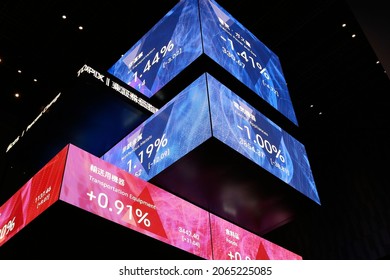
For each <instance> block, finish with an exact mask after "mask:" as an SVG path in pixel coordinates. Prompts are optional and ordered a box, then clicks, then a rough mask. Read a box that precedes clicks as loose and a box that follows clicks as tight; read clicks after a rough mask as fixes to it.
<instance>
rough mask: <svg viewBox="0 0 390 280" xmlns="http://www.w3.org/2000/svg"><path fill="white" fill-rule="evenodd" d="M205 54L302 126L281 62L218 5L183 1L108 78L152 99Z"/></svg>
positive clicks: (112, 69)
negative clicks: (120, 81)
mask: <svg viewBox="0 0 390 280" xmlns="http://www.w3.org/2000/svg"><path fill="white" fill-rule="evenodd" d="M199 15H200V16H199ZM203 54H204V55H205V56H206V57H209V58H211V59H212V60H213V61H215V62H216V63H217V64H219V65H220V66H222V67H223V68H224V69H225V70H226V71H228V72H229V73H230V74H231V75H233V76H234V77H235V78H237V79H238V80H239V81H241V82H242V83H243V84H244V85H246V86H247V87H248V88H249V89H250V90H252V91H253V92H254V93H255V94H257V95H258V96H260V97H261V98H262V99H264V100H265V101H266V102H267V103H269V104H270V105H271V106H272V107H274V108H275V109H276V110H278V111H279V112H280V113H282V114H283V115H284V116H285V117H287V118H288V119H289V120H290V121H292V122H293V123H294V124H296V125H298V123H297V119H296V116H295V113H294V110H293V106H292V102H291V99H290V95H289V91H288V89H287V84H286V81H285V79H284V76H283V71H282V68H281V65H280V61H279V58H278V57H277V56H276V55H275V54H274V53H273V52H272V51H271V50H270V49H269V48H267V47H266V46H265V45H264V44H263V43H262V42H260V41H259V39H257V38H256V37H255V36H254V35H253V34H252V33H251V32H250V31H248V30H247V29H246V28H245V27H244V26H242V25H241V24H240V23H239V22H238V21H237V20H235V19H234V18H233V17H232V16H231V15H230V14H229V13H228V12H227V11H225V10H224V9H223V8H222V7H221V6H219V5H218V4H217V3H216V2H215V1H212V0H186V1H180V2H179V3H178V4H177V5H176V6H175V7H174V8H173V9H172V10H171V11H170V12H169V13H167V14H166V15H165V16H164V17H163V18H162V19H161V20H160V21H159V22H158V23H157V24H156V25H155V26H154V27H153V28H152V29H151V30H150V31H149V32H148V33H146V34H145V35H144V36H143V37H142V38H141V39H140V40H139V41H138V42H137V43H136V44H135V45H134V46H133V47H132V48H130V49H129V50H128V51H127V52H126V53H125V54H124V55H123V56H122V57H121V58H120V59H119V60H118V61H117V62H116V63H115V64H114V65H113V66H112V67H111V68H110V69H109V70H108V72H109V73H110V74H112V75H113V76H115V77H117V78H118V79H120V80H122V81H123V82H124V83H126V84H128V85H130V86H131V87H133V88H134V89H136V90H138V91H139V92H141V93H142V94H144V95H145V96H147V97H151V96H153V95H154V94H156V93H157V92H158V91H159V90H160V89H161V88H162V87H164V86H165V85H166V84H167V83H168V82H169V81H171V80H172V79H173V78H174V77H175V76H177V75H178V74H179V73H180V72H181V71H183V70H184V69H185V68H187V67H189V66H190V64H191V63H192V62H193V61H195V60H196V59H197V58H199V57H200V56H201V55H203Z"/></svg>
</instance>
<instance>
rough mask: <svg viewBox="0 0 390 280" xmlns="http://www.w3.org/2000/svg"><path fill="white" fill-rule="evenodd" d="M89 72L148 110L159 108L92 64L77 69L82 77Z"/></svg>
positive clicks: (155, 110) (78, 74) (152, 110)
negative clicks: (94, 67)
mask: <svg viewBox="0 0 390 280" xmlns="http://www.w3.org/2000/svg"><path fill="white" fill-rule="evenodd" d="M84 72H85V73H88V74H90V75H92V76H93V77H94V78H95V79H97V80H99V81H100V82H102V83H103V84H104V85H106V86H108V87H110V88H112V89H113V90H115V91H117V92H119V93H120V94H122V95H123V96H125V97H126V98H127V99H129V100H130V101H132V102H134V103H136V104H138V105H140V106H141V107H143V108H145V109H146V110H148V111H150V112H152V113H155V112H157V110H158V109H157V108H155V107H154V106H153V105H151V104H150V103H148V102H146V101H145V100H144V99H142V98H140V97H138V96H137V95H136V94H134V93H133V92H131V91H130V90H128V89H126V88H124V87H123V86H121V85H119V84H118V83H117V82H115V81H112V80H111V79H110V78H109V77H106V76H104V75H103V74H101V73H100V72H99V71H96V70H95V69H93V68H92V67H91V66H88V65H86V64H85V65H83V67H81V68H80V70H79V71H77V77H80V75H81V74H83V73H84Z"/></svg>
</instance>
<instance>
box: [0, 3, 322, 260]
mask: <svg viewBox="0 0 390 280" xmlns="http://www.w3.org/2000/svg"><path fill="white" fill-rule="evenodd" d="M83 69H84V68H83ZM108 72H109V74H110V75H112V79H110V77H109V76H103V75H99V79H100V81H102V82H104V83H103V86H111V85H114V84H115V85H116V87H114V86H112V88H113V89H114V90H116V91H119V92H120V93H121V94H122V95H124V93H128V92H130V90H128V89H125V88H124V87H120V89H122V90H118V89H119V87H118V85H119V84H118V83H116V82H115V83H114V84H113V82H114V80H115V79H119V80H121V81H122V82H123V83H124V84H127V86H128V87H129V88H131V89H134V90H136V91H137V94H136V95H134V96H137V100H142V101H144V99H142V98H141V99H139V98H138V97H139V95H144V96H145V97H146V98H147V100H146V101H145V102H146V103H147V104H148V105H149V104H150V106H151V107H153V109H154V108H159V109H158V110H156V111H155V110H153V114H152V115H151V116H150V117H149V118H147V119H146V120H145V121H144V122H142V123H140V124H139V126H136V128H135V129H134V130H133V131H131V132H129V134H128V135H127V136H126V137H125V138H123V139H122V140H121V141H120V142H118V143H112V145H113V147H112V148H111V149H109V150H108V151H107V152H105V153H104V154H103V155H102V156H101V157H100V158H99V157H96V156H95V155H92V154H89V153H87V152H85V151H83V150H81V149H79V148H77V147H75V146H73V145H69V146H67V147H66V148H64V149H63V150H62V151H61V152H60V153H59V154H58V155H57V156H56V157H55V158H54V159H53V160H51V161H50V162H49V163H48V164H47V165H46V166H45V167H44V168H43V169H42V170H41V171H40V172H38V173H37V175H35V176H34V177H33V178H32V179H31V180H30V181H29V182H28V183H27V184H26V185H25V186H23V187H22V188H21V189H20V190H19V191H18V192H17V193H16V194H15V195H14V196H13V197H12V198H11V199H10V200H9V201H7V202H6V203H5V204H4V205H3V206H2V207H1V208H0V230H1V231H0V245H3V244H4V243H5V242H6V241H8V240H9V239H10V238H11V237H12V236H13V235H15V234H16V233H17V232H18V231H20V230H21V229H22V228H24V227H25V226H26V225H27V224H28V223H30V222H31V221H32V220H33V219H35V218H36V217H37V216H38V215H39V214H41V213H42V212H43V211H44V210H46V209H47V208H49V207H50V206H51V205H52V204H54V203H55V202H56V201H63V202H66V203H68V204H70V205H74V206H76V207H79V208H81V209H83V210H86V211H88V212H91V213H93V214H96V215H98V216H101V217H103V218H105V219H108V220H110V221H113V222H115V223H117V224H120V225H122V226H125V227H127V228H129V229H132V230H135V231H138V232H140V233H143V234H145V235H148V236H150V237H152V238H154V239H157V240H160V241H162V242H165V243H167V244H170V245H172V246H174V247H177V248H180V249H182V250H185V251H187V252H190V253H191V254H194V255H196V256H199V257H201V258H205V259H301V257H300V256H298V255H296V254H294V253H292V252H290V251H288V250H285V249H283V248H281V247H279V246H277V245H276V244H273V243H271V242H269V241H267V240H264V239H263V238H261V236H262V235H263V234H265V233H267V232H269V231H272V230H273V229H275V228H277V227H279V226H281V225H283V224H285V223H287V222H289V221H291V220H292V219H293V218H294V217H295V215H297V214H299V211H300V210H302V209H303V210H307V209H308V208H307V207H311V206H313V205H319V204H320V199H319V196H318V193H317V190H316V186H315V182H314V178H313V175H312V172H311V169H310V164H309V160H308V157H307V154H306V151H305V147H304V145H303V144H302V143H300V142H299V141H298V140H297V139H296V138H294V137H293V136H292V135H291V134H290V133H288V132H287V131H286V130H284V129H283V128H282V127H283V126H284V127H290V126H289V124H290V123H292V124H294V125H295V126H297V124H298V123H297V120H296V117H295V113H294V110H293V106H292V102H291V99H290V96H289V92H288V90H287V86H286V82H285V80H284V77H283V73H282V70H281V66H280V63H279V59H278V57H277V56H276V55H275V54H274V53H273V52H272V51H270V50H269V49H268V48H267V47H266V46H265V45H264V44H262V43H261V42H260V41H259V40H258V39H257V38H256V37H255V36H254V35H253V34H251V33H250V32H249V31H248V30H247V29H245V28H244V27H243V26H242V25H241V24H240V23H239V22H237V21H236V20H235V19H234V18H233V17H232V16H231V15H230V14H229V13H227V12H226V11H225V10H224V9H223V8H222V7H221V6H219V5H218V4H217V3H216V2H214V1H211V0H185V1H180V2H179V3H178V4H177V5H176V6H175V7H174V8H173V9H172V10H171V11H170V12H168V13H167V15H166V16H165V17H164V18H163V19H162V20H161V21H160V22H159V23H157V25H155V26H154V27H153V28H152V30H151V31H150V32H148V33H147V34H145V36H144V37H142V38H141V40H139V41H138V42H137V43H136V44H135V45H134V46H133V47H132V48H131V49H130V50H129V51H128V52H127V53H126V54H125V55H124V56H123V57H122V58H121V59H120V60H119V61H118V62H117V63H115V64H114V65H113V66H112V67H111V68H110V69H109V71H108ZM103 78H104V81H103ZM129 96H130V95H129ZM129 96H127V95H126V97H129ZM133 101H134V100H133ZM145 102H142V104H144V105H145V104H146V103H145ZM133 105H134V106H135V107H137V106H139V105H140V104H138V105H137V104H135V103H134V104H133ZM154 106H155V107H154ZM137 108H138V107H137ZM143 108H146V107H145V106H144V107H143ZM149 111H150V110H149ZM129 119H132V116H129ZM137 120H138V121H140V118H137ZM286 120H287V122H286ZM278 123H279V124H283V125H282V126H281V125H278ZM286 124H287V125H286ZM133 127H134V126H133ZM116 141H117V140H116ZM62 176H63V177H62ZM36 180H40V181H41V182H40V183H39V185H37V184H34V181H36ZM210 240H213V242H212V243H211V241H210Z"/></svg>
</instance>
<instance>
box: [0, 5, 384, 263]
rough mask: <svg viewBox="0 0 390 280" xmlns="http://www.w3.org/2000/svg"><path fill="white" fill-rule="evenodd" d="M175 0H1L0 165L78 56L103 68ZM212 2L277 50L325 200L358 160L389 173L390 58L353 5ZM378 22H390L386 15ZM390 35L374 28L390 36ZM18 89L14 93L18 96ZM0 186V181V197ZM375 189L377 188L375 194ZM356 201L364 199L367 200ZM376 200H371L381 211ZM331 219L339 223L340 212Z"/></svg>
mask: <svg viewBox="0 0 390 280" xmlns="http://www.w3.org/2000/svg"><path fill="white" fill-rule="evenodd" d="M177 2H178V1H176V0H166V1H156V2H152V1H108V2H103V3H100V2H99V3H98V2H96V1H63V0H61V1H54V0H39V1H26V0H12V1H11V0H3V1H2V2H1V3H0V59H1V62H0V77H1V82H0V106H1V107H0V111H1V114H0V129H1V139H0V145H1V146H0V148H1V151H0V157H2V161H1V164H2V165H1V167H2V169H6V168H7V166H6V165H7V163H6V160H5V158H6V153H5V150H6V148H7V146H8V145H9V144H10V143H11V142H12V141H13V140H14V139H15V138H16V137H17V136H18V135H19V134H20V133H21V131H23V130H24V129H25V128H26V127H27V126H28V125H29V124H30V123H31V122H32V121H33V120H34V119H35V118H36V117H37V115H39V113H40V112H41V111H42V109H43V108H44V107H45V106H46V105H47V104H48V103H49V102H50V101H51V100H52V99H53V98H54V97H55V96H56V95H57V94H58V93H59V92H61V91H63V90H64V89H66V88H67V87H69V84H70V83H71V81H72V80H73V78H74V77H75V76H76V73H77V70H78V69H79V68H80V67H81V66H82V65H83V64H85V63H86V64H89V65H91V66H96V67H98V68H99V69H103V70H108V68H109V67H110V66H111V65H112V64H113V63H114V62H116V60H117V59H118V58H119V57H120V55H121V54H123V53H124V52H125V51H127V50H128V49H129V48H130V47H131V46H133V44H134V43H136V41H138V40H139V39H140V38H141V37H142V36H143V35H144V34H145V33H146V32H147V31H149V30H150V29H151V28H152V27H153V26H154V24H156V23H157V22H158V20H159V19H161V18H162V17H163V16H164V15H165V14H166V13H167V12H168V11H169V10H170V9H171V8H172V7H173V6H174V5H175V4H176V3H177ZM217 2H218V3H219V4H220V5H221V6H222V7H223V8H224V9H225V10H226V11H228V12H229V13H230V14H232V15H233V16H234V17H235V18H236V19H237V20H238V21H239V22H241V23H242V24H243V25H244V26H245V27H247V28H248V29H249V30H250V31H251V32H252V33H253V34H254V35H255V36H257V37H258V38H259V39H260V40H261V41H262V42H263V43H264V44H265V45H267V46H268V47H269V48H270V49H271V50H272V51H273V52H275V53H276V54H277V55H278V56H279V58H280V61H281V65H282V68H283V72H284V75H285V78H286V81H287V83H288V88H289V91H290V96H291V99H292V103H293V105H294V108H295V111H296V115H297V118H298V122H299V129H300V130H301V135H302V136H301V137H302V138H301V139H302V142H303V143H304V144H305V145H306V148H307V150H308V156H309V160H310V161H311V165H312V168H313V174H314V178H315V179H316V181H317V184H318V190H319V193H320V196H322V200H323V202H324V204H325V205H327V203H329V204H332V203H333V204H332V205H335V203H334V200H333V198H334V195H335V194H338V195H339V197H338V198H337V199H336V201H337V203H341V201H342V199H341V198H340V196H341V197H343V198H345V197H347V196H348V195H347V192H348V191H347V190H346V189H342V187H339V182H340V181H343V182H344V183H345V182H350V180H352V181H353V180H358V179H350V180H349V179H346V178H345V176H346V175H345V173H359V172H360V171H363V170H366V171H367V170H368V167H362V165H361V164H365V166H366V165H367V162H369V164H368V165H369V168H370V169H369V170H371V168H373V167H372V165H375V168H374V169H376V170H375V171H367V172H368V173H369V174H370V176H375V175H374V174H376V172H377V173H378V174H386V168H385V167H384V166H383V164H382V162H381V161H382V160H383V159H385V158H387V157H388V155H389V151H388V148H387V146H386V139H387V138H386V137H387V136H386V135H387V134H388V132H387V129H388V128H389V122H388V119H389V118H388V116H387V114H386V113H387V112H388V102H387V98H386V97H387V96H386V95H387V94H388V93H389V89H390V86H389V77H388V74H387V73H386V71H385V69H386V64H384V63H383V62H382V61H388V57H383V56H382V55H383V51H382V52H381V53H379V52H378V51H377V49H375V48H374V47H373V46H374V45H375V46H377V45H378V41H375V42H373V41H370V40H371V39H370V40H369V39H368V38H369V37H368V36H366V35H367V29H363V28H362V25H361V23H360V22H359V21H358V20H357V18H356V17H355V14H354V13H353V10H352V9H351V6H349V4H347V3H346V2H344V1H335V0H328V1H326V0H312V1H287V0H276V1H260V2H256V7H254V6H253V3H254V2H253V1H249V0H241V1H239V2H237V1H232V0H220V1H217ZM351 2H353V1H351ZM374 2H375V1H374ZM63 15H66V17H67V18H66V19H63V18H62V16H63ZM376 19H378V18H376ZM343 23H345V24H346V26H345V27H343V26H342V24H343ZM381 23H382V24H383V25H386V27H388V21H381ZM79 26H82V27H83V29H82V30H80V29H79ZM371 31H373V30H371ZM388 34H389V33H387V34H385V35H384V36H378V34H375V35H376V36H375V37H376V38H379V39H382V40H383V42H385V43H386V42H388ZM353 35H355V36H356V37H353ZM370 38H371V37H370ZM379 44H380V42H379ZM386 53H387V52H386V51H385V54H386ZM18 70H21V73H18ZM34 79H36V81H34ZM15 93H19V94H20V97H19V98H16V97H15ZM358 162H361V163H359V165H358ZM352 166H354V167H352ZM344 171H345V172H344ZM337 176H339V177H337ZM332 178H333V179H334V180H337V182H334V181H332ZM336 178H338V179H336ZM339 178H343V179H341V180H340V179H339ZM352 185H353V184H352ZM336 186H337V187H336ZM4 188H6V186H5V185H4V184H3V182H2V181H0V196H1V194H2V192H3V190H4ZM356 188H357V187H356ZM381 190H382V189H378V190H377V191H378V194H379V196H380V192H381ZM355 191H356V190H355ZM375 193H376V192H375ZM363 196H364V195H363ZM332 201H333V202H332ZM361 204H362V205H366V201H362V202H361ZM383 204H384V202H383ZM378 207H379V208H373V209H374V210H375V209H377V211H379V210H382V208H380V207H381V206H378ZM330 209H331V210H329V211H330V212H328V213H327V214H323V213H322V215H323V219H324V223H326V222H325V221H326V219H329V215H331V214H329V213H332V215H333V214H336V215H337V213H339V211H341V210H340V209H339V208H335V207H333V208H330ZM370 209H371V208H370ZM374 212H375V211H374ZM317 214H318V213H317ZM389 215H390V214H389ZM308 219H309V218H308ZM335 223H337V224H336V225H337V226H340V225H339V224H338V223H342V221H341V220H340V221H338V222H335ZM325 227H326V226H325ZM278 234H279V233H276V234H275V236H270V238H274V239H275V240H278V238H280V240H278V241H279V242H281V243H283V238H281V237H279V236H278ZM280 236H283V233H280ZM308 240H311V239H310V238H308ZM340 242H341V241H340ZM284 243H285V244H284V245H285V246H287V247H292V248H293V249H296V250H300V251H301V252H303V253H306V254H307V255H308V256H311V257H313V256H314V257H316V256H317V255H316V254H312V255H310V253H308V252H307V251H305V250H304V249H302V247H299V246H298V245H297V247H296V248H294V245H291V244H289V243H288V242H286V241H285V242H284ZM389 251H390V248H389ZM389 251H387V252H382V253H378V254H377V255H375V256H376V257H378V255H380V254H382V255H386V254H389Z"/></svg>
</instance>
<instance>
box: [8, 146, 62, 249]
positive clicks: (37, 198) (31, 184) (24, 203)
mask: <svg viewBox="0 0 390 280" xmlns="http://www.w3.org/2000/svg"><path fill="white" fill-rule="evenodd" d="M66 152H67V149H63V150H62V151H61V152H60V153H58V154H57V155H56V156H55V157H54V158H53V159H51V160H50V161H49V162H48V163H47V164H46V165H45V166H44V167H43V168H42V169H41V170H40V171H39V172H38V173H37V174H35V175H34V176H33V177H32V178H31V179H30V180H29V181H28V182H27V183H26V184H25V185H24V186H23V187H22V188H20V189H19V190H18V191H17V192H16V193H15V194H14V195H13V196H12V197H11V198H10V199H9V200H8V201H7V202H6V203H4V204H3V205H2V206H1V207H0V246H1V245H3V244H4V243H5V242H6V241H8V240H9V239H10V238H11V237H12V236H14V235H15V234H16V233H18V232H19V231H20V230H21V229H23V228H24V227H25V226H26V225H27V224H29V223H30V222H31V221H32V220H33V219H35V218H36V217H37V216H38V215H40V214H41V213H42V212H43V211H45V210H46V209H47V208H49V206H51V205H52V204H53V203H55V202H56V201H57V200H58V196H59V192H60V186H61V181H62V175H63V172H64V166H65V160H66Z"/></svg>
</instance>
